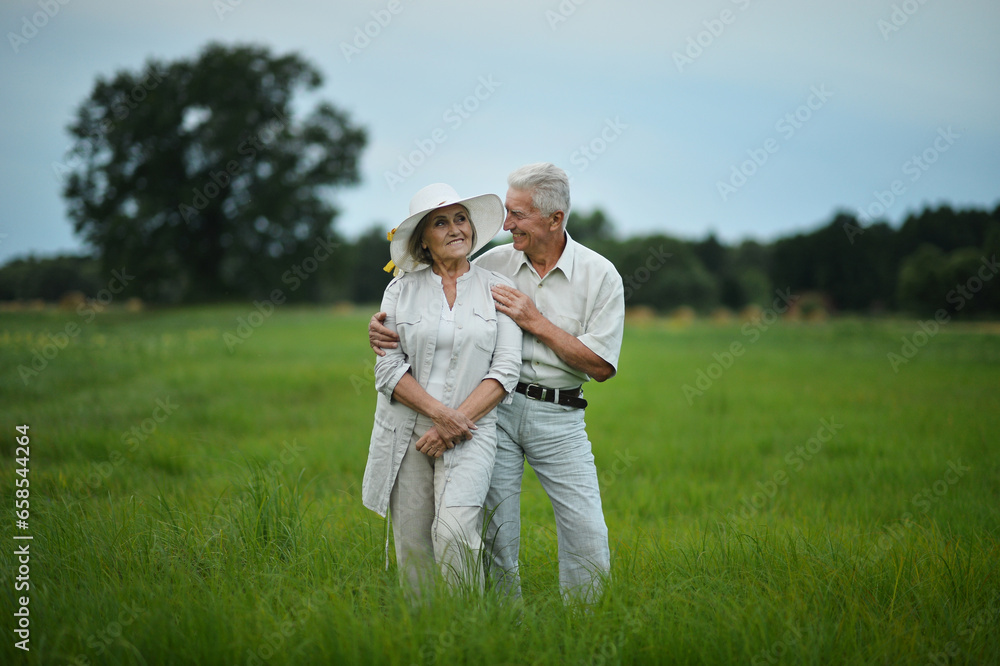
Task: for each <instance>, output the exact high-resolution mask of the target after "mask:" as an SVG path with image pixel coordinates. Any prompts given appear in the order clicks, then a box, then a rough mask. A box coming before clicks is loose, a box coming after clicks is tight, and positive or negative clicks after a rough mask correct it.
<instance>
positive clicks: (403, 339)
mask: <svg viewBox="0 0 1000 666" xmlns="http://www.w3.org/2000/svg"><path fill="white" fill-rule="evenodd" d="M421 319H422V317H421V315H420V313H419V312H416V311H408V312H407V311H400V312H397V313H396V334H397V335H399V348H400V349H402V350H403V352H404V353H405V354H406V355H407V356H411V355H413V354H414V353H415V352H416V351H417V335H418V332H419V330H420V321H421Z"/></svg>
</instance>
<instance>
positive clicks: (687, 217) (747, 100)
mask: <svg viewBox="0 0 1000 666" xmlns="http://www.w3.org/2000/svg"><path fill="white" fill-rule="evenodd" d="M46 8H48V14H51V16H49V15H48V14H46ZM0 28H2V29H3V32H4V35H5V37H4V44H3V45H2V46H0V54H2V55H0V90H2V91H3V92H2V98H3V105H2V107H0V108H2V114H3V116H2V122H0V188H2V189H0V192H2V199H3V204H4V205H3V208H2V213H0V262H4V261H6V260H8V259H10V258H11V257H13V256H20V255H24V254H27V253H35V254H43V255H44V254H52V253H56V252H59V251H73V250H79V249H80V248H81V246H80V244H79V242H78V241H77V239H76V238H75V237H74V235H73V232H72V228H71V226H70V223H69V222H68V221H67V217H66V207H65V203H64V202H63V200H62V198H61V196H60V187H61V182H60V176H59V175H58V174H57V173H56V171H55V170H54V168H53V164H55V163H58V162H59V161H60V160H65V153H66V151H67V150H68V149H69V148H70V145H71V143H70V137H69V135H68V133H67V132H66V130H65V128H66V126H67V124H68V123H69V122H70V121H71V119H72V117H73V114H74V111H75V109H76V107H77V106H78V105H79V104H80V102H81V101H82V100H83V99H84V98H85V97H86V96H87V95H88V94H89V92H90V90H91V88H92V86H93V84H94V81H95V78H96V77H98V76H102V75H103V76H108V75H111V74H113V73H114V72H116V71H117V70H120V69H129V70H137V69H139V68H141V66H142V65H143V63H144V62H145V60H146V59H147V58H149V57H155V58H157V59H162V60H173V59H178V58H189V57H193V56H195V55H196V54H197V53H198V51H199V50H200V49H201V48H202V47H203V46H204V45H205V44H206V43H208V42H209V41H213V40H217V41H221V42H224V43H238V42H240V43H247V42H252V43H259V44H264V45H268V46H269V47H271V48H272V49H273V51H274V52H276V53H284V52H289V51H296V52H299V53H300V54H302V55H303V56H304V57H305V58H307V59H308V60H309V61H311V62H312V63H313V64H314V65H315V66H317V67H318V69H319V70H320V71H321V72H322V73H323V74H324V77H325V85H324V86H323V88H322V89H321V91H320V94H319V96H320V97H322V98H323V99H325V100H328V101H330V102H332V103H333V104H334V105H335V106H337V107H338V108H341V109H343V110H346V111H347V112H348V113H349V114H350V116H351V118H352V120H353V121H354V122H355V123H357V124H360V125H362V126H364V127H365V128H367V130H368V133H369V145H368V147H367V148H366V149H365V151H364V156H363V160H362V179H363V182H362V183H361V185H360V186H357V187H354V188H351V189H349V190H343V191H341V192H339V193H338V194H337V195H336V203H337V205H338V206H339V207H340V208H341V211H342V214H341V216H340V217H339V218H338V220H337V223H336V225H337V228H338V229H339V230H340V231H341V232H342V233H344V234H346V235H347V236H349V237H353V236H355V235H357V234H358V233H360V232H362V231H364V230H366V229H368V228H370V227H371V226H373V225H379V226H394V224H395V223H397V222H398V221H400V220H401V219H402V218H403V217H405V213H406V209H407V203H408V201H409V198H410V196H412V194H413V193H414V192H415V191H416V190H418V189H419V188H420V187H422V186H424V185H426V184H428V183H432V182H439V181H444V182H448V183H451V184H452V185H454V186H455V187H456V189H458V191H459V192H460V193H463V194H479V193H483V192H496V193H497V194H500V195H501V197H502V196H503V194H504V192H505V190H506V180H505V179H506V174H507V173H508V172H510V171H511V170H512V169H514V168H516V167H517V166H520V165H521V164H525V163H528V162H536V161H550V162H554V163H555V164H557V165H559V166H561V167H563V168H564V169H566V171H567V172H568V173H569V174H570V175H571V177H572V183H573V205H574V208H575V209H576V210H578V211H582V212H587V211H589V210H591V209H593V208H594V207H597V206H600V207H601V208H603V209H604V210H605V211H606V212H607V213H608V215H609V216H610V217H611V219H612V220H613V221H614V223H615V225H616V228H617V229H618V231H619V233H620V234H622V235H631V234H637V233H648V232H652V231H662V232H665V233H669V234H673V235H676V236H680V237H685V238H700V237H703V236H704V235H705V234H707V233H708V232H709V231H714V232H715V233H716V234H717V235H718V236H719V237H720V238H722V239H723V240H726V241H730V242H732V241H738V240H740V239H743V238H747V237H752V238H757V239H760V240H768V239H771V238H774V237H776V236H778V235H782V234H787V233H789V232H793V231H800V230H808V229H811V228H815V227H816V226H818V225H820V224H823V223H825V222H827V221H829V220H830V219H831V217H832V215H833V214H834V213H835V212H836V211H837V210H847V211H850V212H853V213H855V214H860V215H862V219H863V220H864V219H866V218H867V217H869V216H870V217H884V218H886V219H888V220H889V221H890V222H892V223H894V224H898V223H899V222H900V221H901V220H902V219H903V218H904V217H905V216H906V214H907V213H909V212H912V211H915V210H919V209H920V208H922V207H923V206H925V205H938V204H941V203H949V204H951V205H953V206H959V207H964V206H979V207H986V206H988V207H993V206H995V205H997V204H998V203H1000V178H998V176H1000V122H998V118H1000V85H998V84H1000V41H998V40H997V35H998V34H1000V3H997V2H996V0H966V1H963V2H944V1H943V0H864V1H862V0H841V1H839V2H834V1H833V0H830V1H826V2H792V1H791V0H708V1H704V2H697V3H696V2H675V1H667V2H659V3H653V2H637V1H627V2H621V1H619V2H610V1H608V0H550V1H548V2H546V1H538V2H529V1H528V0H511V1H508V2H504V3H500V2H492V3H468V2H466V3H460V2H445V1H443V0H377V1H374V2H360V1H358V2H351V3H347V2H341V3H323V2H307V1H305V0H285V1H283V2H276V1H272V2H267V1H265V0H175V1H171V2H167V1H166V0H159V1H156V0H131V1H126V0H93V1H91V2H87V1H86V0H33V1H27V0H5V2H3V4H2V6H0ZM313 102H314V100H302V104H303V108H306V107H308V106H309V105H311V104H312V103H313Z"/></svg>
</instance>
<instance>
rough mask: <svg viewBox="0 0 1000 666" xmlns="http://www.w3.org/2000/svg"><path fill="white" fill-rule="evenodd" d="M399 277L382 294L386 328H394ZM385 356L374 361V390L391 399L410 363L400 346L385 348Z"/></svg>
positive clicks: (382, 308)
mask: <svg viewBox="0 0 1000 666" xmlns="http://www.w3.org/2000/svg"><path fill="white" fill-rule="evenodd" d="M400 289H401V287H400V278H396V279H394V280H393V281H392V282H390V283H389V284H388V286H387V287H386V288H385V292H384V293H383V294H382V306H381V310H382V312H385V314H386V317H385V322H383V323H384V325H385V327H386V328H389V329H392V330H393V331H395V330H396V304H397V302H398V300H399V292H400ZM383 351H385V356H379V357H378V358H377V359H376V361H375V390H376V391H378V392H379V393H381V394H382V395H384V396H385V397H386V398H388V399H389V400H392V392H393V391H394V390H396V384H398V383H399V380H400V379H402V378H403V375H405V374H406V373H407V372H408V371H409V369H410V363H409V359H408V358H407V355H406V353H405V352H404V351H403V349H402V347H401V346H398V345H397V346H396V348H395V349H385V350H383Z"/></svg>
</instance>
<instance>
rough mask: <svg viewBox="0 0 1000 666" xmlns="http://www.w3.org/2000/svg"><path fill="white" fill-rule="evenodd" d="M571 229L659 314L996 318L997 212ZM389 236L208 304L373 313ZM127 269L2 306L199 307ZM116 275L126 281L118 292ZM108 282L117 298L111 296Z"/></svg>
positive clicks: (8, 276) (67, 271) (22, 275)
mask: <svg viewBox="0 0 1000 666" xmlns="http://www.w3.org/2000/svg"><path fill="white" fill-rule="evenodd" d="M567 229H568V230H569V232H570V233H571V234H572V236H573V238H574V239H576V240H578V241H580V242H581V243H583V244H585V245H587V246H589V247H591V248H593V249H595V250H597V251H598V252H600V253H601V254H603V255H604V256H606V257H608V258H609V259H610V260H611V261H612V262H614V264H615V266H616V267H617V268H618V272H619V273H620V274H621V276H622V278H623V280H624V282H625V296H626V304H627V305H629V306H646V307H648V308H651V309H653V310H655V311H656V312H659V313H668V312H670V311H672V310H675V309H677V308H679V307H689V308H693V309H694V310H695V311H697V312H700V313H703V314H708V313H711V312H713V311H716V310H718V309H720V308H726V309H729V310H733V311H739V310H742V309H743V308H745V307H748V306H753V305H757V306H761V307H766V306H768V305H769V304H771V303H772V302H773V301H774V299H775V295H776V293H777V292H778V291H781V292H782V293H787V292H791V294H793V295H794V296H795V297H796V298H797V299H799V300H800V303H801V304H803V305H804V307H808V308H812V309H816V310H819V311H823V312H827V313H834V314H836V313H862V314H880V313H886V312H900V313H907V314H913V315H918V316H928V315H931V314H933V313H935V312H936V311H938V310H940V309H942V308H943V309H945V310H946V311H947V312H948V313H949V314H950V315H953V316H954V315H958V316H972V317H995V316H996V315H998V314H1000V286H998V284H1000V280H994V279H993V278H994V277H996V275H997V272H998V270H1000V269H998V266H997V254H1000V206H998V207H997V208H996V209H994V210H993V211H988V210H976V209H968V210H954V209H952V208H951V207H948V206H941V207H938V208H926V209H924V210H923V211H921V212H919V213H917V214H913V215H910V216H909V217H907V218H906V219H905V220H904V221H903V223H902V224H901V225H900V226H899V228H894V227H892V226H890V225H889V224H886V223H884V222H875V223H873V224H870V225H865V224H863V223H862V222H860V221H859V220H858V219H857V218H856V217H854V216H853V215H850V214H847V213H839V214H836V215H835V216H834V217H833V219H832V220H831V221H830V222H829V223H827V224H826V225H824V226H821V227H820V228H818V229H815V230H813V231H810V232H807V233H800V234H796V235H794V236H789V237H784V238H780V239H778V240H776V241H774V242H770V243H760V242H756V241H752V240H747V241H743V242H742V243H740V244H738V245H734V246H729V245H725V244H723V243H721V242H719V241H718V239H717V238H716V237H715V236H714V235H711V234H710V235H709V236H707V237H706V238H704V239H702V240H695V241H689V240H681V239H678V238H673V237H671V236H666V235H658V234H654V235H647V236H633V237H629V238H625V239H621V238H620V237H618V235H617V234H616V233H615V229H614V225H613V223H612V221H611V220H609V219H608V217H607V216H606V215H605V214H604V213H603V212H602V211H601V210H600V209H596V210H593V211H591V212H589V213H586V214H577V213H572V214H571V215H570V218H569V222H568V225H567ZM385 231H386V230H385V229H380V228H372V229H370V230H369V231H368V232H366V233H365V234H363V235H361V236H360V237H359V238H357V239H356V240H355V241H347V240H345V239H344V238H340V237H338V236H337V235H336V234H332V235H331V236H330V237H329V238H326V239H317V241H315V247H314V251H313V252H312V253H309V252H305V253H304V254H303V255H301V256H304V258H303V259H300V260H298V261H297V262H295V263H293V264H290V263H289V262H288V261H287V260H285V261H284V262H282V261H281V260H275V261H274V262H273V264H272V265H268V264H267V262H262V263H261V264H260V265H258V266H257V271H258V275H259V276H260V279H259V280H257V281H255V282H254V283H252V284H247V285H246V288H245V289H244V290H242V291H240V290H235V289H234V290H230V292H229V293H226V294H223V295H222V296H221V297H212V298H211V299H210V300H211V301H213V302H220V301H230V302H245V301H246V300H250V299H271V298H277V297H278V296H279V295H280V298H281V299H282V301H284V300H288V301H290V302H304V303H305V302H312V303H335V302H344V301H349V302H353V303H358V304H366V305H371V304H375V303H378V302H379V300H380V299H381V295H382V290H383V289H384V287H385V285H386V283H387V282H388V281H389V279H390V276H389V275H388V274H387V273H385V272H384V271H383V270H382V267H383V266H384V265H385V263H386V262H387V261H388V259H389V244H388V242H387V241H386V237H385ZM129 270H130V267H128V266H104V265H103V264H102V261H101V258H100V257H98V256H75V255H62V256H56V257H48V258H37V257H31V256H29V257H25V258H18V259H15V260H12V261H10V262H8V263H7V264H6V265H4V266H2V267H0V301H31V300H38V299H40V300H43V301H49V302H54V301H60V300H61V299H65V298H67V297H75V298H77V299H79V298H80V297H81V295H82V297H83V298H90V299H99V300H102V301H111V300H119V299H124V298H129V297H139V298H142V299H144V300H145V301H146V302H149V303H162V304H179V303H181V302H192V300H195V301H196V300H197V298H195V299H192V298H191V297H190V296H184V297H178V296H171V292H170V290H166V291H164V290H163V289H162V288H160V289H157V290H156V291H155V292H154V291H151V290H147V289H144V288H143V284H141V281H140V280H137V279H136V280H129V279H128V276H129ZM113 271H118V273H117V275H118V276H119V278H121V277H124V278H125V280H124V284H123V283H122V281H121V280H120V279H118V278H115V277H113V273H112V272H113ZM137 272H138V271H137ZM109 284H114V285H115V286H116V287H117V288H115V289H112V290H110V291H109V288H108V287H109ZM112 291H113V292H115V293H114V294H112V293H111V292H112ZM174 293H175V294H189V293H191V290H189V289H187V290H177V291H176V292H174Z"/></svg>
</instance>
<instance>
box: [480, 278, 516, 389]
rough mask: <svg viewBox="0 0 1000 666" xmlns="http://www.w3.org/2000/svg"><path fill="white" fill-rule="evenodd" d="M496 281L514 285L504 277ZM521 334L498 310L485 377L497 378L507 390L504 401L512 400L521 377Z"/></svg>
mask: <svg viewBox="0 0 1000 666" xmlns="http://www.w3.org/2000/svg"><path fill="white" fill-rule="evenodd" d="M497 282H498V283H502V284H506V285H509V286H514V283H512V282H510V281H509V280H506V279H500V280H497ZM521 335H522V333H521V327H520V326H518V325H517V324H516V323H514V320H513V319H511V318H510V317H508V316H507V315H505V314H503V313H501V312H499V311H498V312H497V343H496V347H495V348H494V350H493V361H492V362H491V363H490V370H489V372H488V373H487V374H486V377H485V378H487V379H488V378H492V379H495V380H497V381H498V382H500V385H501V386H503V388H504V390H505V391H507V395H506V397H504V399H503V402H504V403H509V402H511V401H512V400H513V397H514V388H515V387H517V381H518V380H519V379H520V378H521Z"/></svg>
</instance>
